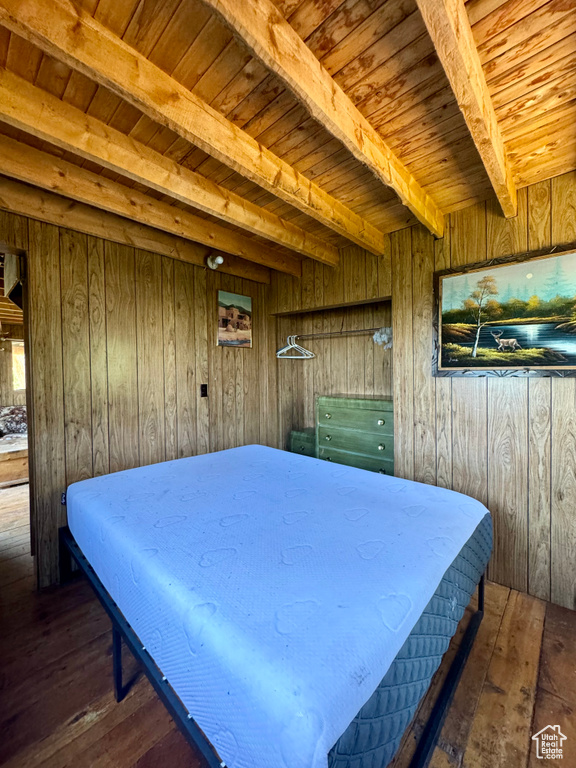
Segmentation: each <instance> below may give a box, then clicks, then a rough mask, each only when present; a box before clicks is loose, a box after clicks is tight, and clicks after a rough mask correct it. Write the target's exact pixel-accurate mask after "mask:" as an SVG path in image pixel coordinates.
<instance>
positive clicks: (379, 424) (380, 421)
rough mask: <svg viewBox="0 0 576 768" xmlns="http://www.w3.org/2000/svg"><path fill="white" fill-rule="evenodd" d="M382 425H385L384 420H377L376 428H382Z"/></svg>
mask: <svg viewBox="0 0 576 768" xmlns="http://www.w3.org/2000/svg"><path fill="white" fill-rule="evenodd" d="M384 424H386V422H385V421H384V419H378V426H379V427H383V426H384Z"/></svg>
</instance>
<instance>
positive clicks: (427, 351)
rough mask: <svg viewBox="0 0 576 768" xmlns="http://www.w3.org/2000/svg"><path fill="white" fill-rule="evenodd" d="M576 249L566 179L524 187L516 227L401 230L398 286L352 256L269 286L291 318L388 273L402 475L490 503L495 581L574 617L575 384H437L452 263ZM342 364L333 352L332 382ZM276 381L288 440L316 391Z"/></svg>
mask: <svg viewBox="0 0 576 768" xmlns="http://www.w3.org/2000/svg"><path fill="white" fill-rule="evenodd" d="M575 240H576V173H569V174H565V175H563V176H559V177H557V178H554V179H552V180H551V181H544V182H540V183H538V184H534V185H532V186H530V187H528V188H525V189H523V190H521V191H520V194H519V213H518V216H517V217H516V218H514V219H510V220H506V219H504V218H503V217H502V215H501V213H500V211H499V209H498V206H497V204H496V203H495V202H492V201H489V202H486V203H481V204H477V205H474V206H472V207H470V208H467V209H464V210H462V211H458V212H457V213H454V214H452V215H451V216H450V217H449V220H448V226H447V231H446V236H445V237H444V238H443V239H441V240H437V241H434V239H433V238H432V237H431V236H430V235H429V234H428V233H427V232H426V231H425V230H424V229H423V228H422V227H419V226H417V227H413V228H412V229H408V230H402V231H400V232H397V233H394V234H393V235H391V270H392V272H391V278H390V274H389V273H387V267H386V263H387V262H386V257H382V258H381V259H379V260H377V259H376V257H372V256H370V255H369V254H363V253H362V252H359V251H354V250H352V249H351V252H350V253H349V254H348V258H347V261H348V263H347V264H346V263H344V264H343V266H342V267H341V268H339V269H338V270H337V271H335V272H334V273H333V274H332V275H329V274H327V273H325V272H324V268H320V269H321V271H322V278H323V279H322V280H319V279H318V277H317V275H316V272H317V271H318V267H317V266H314V265H313V266H312V268H311V267H310V266H307V273H306V274H305V275H304V277H303V280H302V285H301V287H300V289H299V288H298V285H297V284H296V283H295V282H294V281H291V279H290V278H285V277H284V276H282V275H277V274H276V275H274V279H273V283H272V289H273V293H274V294H275V298H274V300H273V304H275V305H276V306H279V307H280V308H281V310H280V311H294V310H297V309H311V308H313V307H314V306H324V305H326V304H329V303H335V301H333V300H332V299H333V297H335V296H337V297H338V299H339V300H340V301H345V300H349V301H351V300H362V299H366V298H372V297H373V296H375V295H378V288H377V287H376V288H375V286H378V279H376V280H375V278H374V274H376V275H377V276H378V277H379V276H380V274H382V276H384V275H386V278H385V281H384V282H383V283H382V285H386V287H387V285H388V283H387V282H386V281H388V280H390V279H391V292H392V314H393V326H394V350H393V370H394V376H393V379H394V398H395V407H394V410H395V433H396V440H395V467H396V473H397V474H398V475H400V476H403V477H407V478H411V479H415V480H419V481H422V482H427V483H437V484H438V485H442V486H445V487H447V488H453V489H455V490H457V491H460V492H462V493H466V494H469V495H471V496H474V497H475V498H477V499H479V500H480V501H482V502H483V503H485V504H486V505H487V506H488V507H489V509H490V510H491V512H492V514H493V517H494V524H495V541H496V544H495V549H494V555H493V558H492V562H491V565H490V577H491V578H492V579H494V580H495V581H497V582H500V583H502V584H505V585H507V586H510V587H514V588H515V589H519V590H523V591H527V592H529V593H530V594H533V595H536V596H537V597H540V598H543V599H545V600H552V601H553V602H555V603H559V604H560V605H563V606H567V607H569V608H576V379H573V378H571V379H557V378H540V379H534V380H531V381H528V380H527V379H522V378H517V379H502V378H484V379H482V378H472V379H464V378H452V379H450V378H434V377H433V376H432V374H431V370H432V363H431V358H432V316H433V287H432V284H433V281H432V278H433V273H434V271H435V270H437V269H444V268H446V267H448V266H459V265H465V264H468V263H472V262H475V261H481V260H483V259H486V258H492V257H495V256H502V255H506V254H513V253H520V252H525V251H527V250H532V249H538V248H542V247H547V246H550V245H555V244H557V245H561V244H565V243H571V242H573V241H575ZM304 263H305V264H306V262H304ZM375 264H376V268H375V266H374V265H375ZM312 269H313V270H315V273H314V276H312V274H311V271H312ZM342 280H343V281H344V282H343V284H342ZM382 290H385V288H383V289H382ZM382 295H386V294H385V293H382ZM348 297H350V298H348ZM327 299H329V300H327ZM283 322H284V321H283ZM278 340H279V341H280V338H279V339H278ZM342 358H343V356H341V355H334V354H333V355H332V357H331V360H330V372H333V371H334V370H335V368H337V367H338V365H339V364H340V360H341V359H342ZM281 364H282V365H285V363H284V362H282V363H281ZM325 380H326V378H325ZM279 382H280V392H279V397H280V424H281V436H282V438H283V439H285V437H286V435H285V431H286V429H287V428H288V427H289V425H290V419H289V418H288V416H287V414H288V413H295V414H297V415H298V418H299V414H300V412H301V407H300V405H299V403H300V401H301V400H302V398H306V399H308V398H309V397H310V394H311V389H310V385H309V383H307V382H305V381H304V380H301V381H300V380H299V381H298V382H297V384H296V389H294V387H295V380H294V379H292V380H291V382H289V383H285V382H284V381H283V379H282V374H281V372H280V368H279ZM290 386H292V390H291V391H290V390H289V387H290ZM290 399H291V400H292V402H293V403H294V404H290V403H289V401H290ZM306 408H309V405H307V406H306Z"/></svg>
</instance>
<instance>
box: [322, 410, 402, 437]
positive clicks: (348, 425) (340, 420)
mask: <svg viewBox="0 0 576 768" xmlns="http://www.w3.org/2000/svg"><path fill="white" fill-rule="evenodd" d="M318 425H319V426H321V427H344V428H345V429H354V430H359V431H362V432H373V433H375V434H383V435H392V434H393V433H394V417H393V413H392V410H384V409H383V408H377V409H375V410H367V409H360V408H338V407H334V406H333V405H331V404H327V405H326V404H323V403H320V404H319V406H318Z"/></svg>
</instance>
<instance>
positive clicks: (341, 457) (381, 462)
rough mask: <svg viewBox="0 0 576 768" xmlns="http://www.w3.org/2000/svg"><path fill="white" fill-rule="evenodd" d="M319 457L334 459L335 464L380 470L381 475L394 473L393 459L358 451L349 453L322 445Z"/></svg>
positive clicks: (328, 459) (326, 459) (371, 470)
mask: <svg viewBox="0 0 576 768" xmlns="http://www.w3.org/2000/svg"><path fill="white" fill-rule="evenodd" d="M318 458H320V459H324V461H333V462H334V463H335V464H346V465H348V466H349V467H358V468H359V469H367V470H369V471H370V472H379V473H380V474H381V475H393V474H394V461H393V459H387V458H384V457H382V458H380V459H374V458H372V457H370V456H362V455H360V454H357V453H347V452H346V451H335V450H334V449H333V448H325V447H324V446H321V447H320V448H319V449H318Z"/></svg>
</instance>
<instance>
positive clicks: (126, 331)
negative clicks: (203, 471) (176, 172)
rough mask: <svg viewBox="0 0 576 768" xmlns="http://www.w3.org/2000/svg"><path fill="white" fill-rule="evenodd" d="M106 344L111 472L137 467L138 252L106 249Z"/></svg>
mask: <svg viewBox="0 0 576 768" xmlns="http://www.w3.org/2000/svg"><path fill="white" fill-rule="evenodd" d="M104 269H105V273H106V344H107V348H108V435H109V441H110V471H111V472H118V471H119V470H122V469H130V468H132V467H137V466H138V464H139V450H140V433H139V421H138V351H137V345H136V263H135V254H134V249H133V248H129V247H128V246H125V245H119V244H118V243H110V242H106V243H105V245H104Z"/></svg>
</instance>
